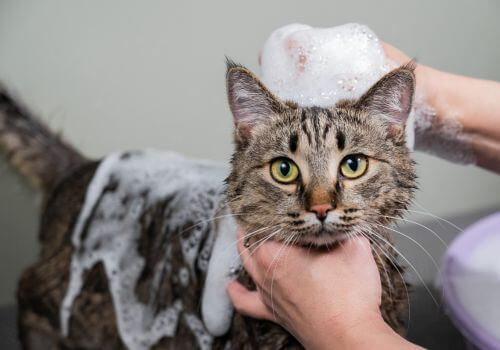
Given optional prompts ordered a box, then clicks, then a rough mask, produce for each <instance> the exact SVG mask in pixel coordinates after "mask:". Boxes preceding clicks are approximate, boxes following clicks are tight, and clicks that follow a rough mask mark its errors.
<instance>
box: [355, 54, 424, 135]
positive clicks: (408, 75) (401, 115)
mask: <svg viewBox="0 0 500 350" xmlns="http://www.w3.org/2000/svg"><path fill="white" fill-rule="evenodd" d="M414 70H415V64H414V63H413V62H410V63H408V64H406V65H404V66H401V67H399V68H397V69H395V70H393V71H391V72H389V73H387V74H386V75H384V76H383V77H382V78H381V79H380V80H379V81H378V82H376V83H375V85H373V86H372V87H371V88H370V89H369V90H368V91H367V92H366V93H365V94H364V95H363V96H361V98H360V99H359V100H358V102H357V103H356V106H357V107H358V108H360V109H364V110H367V111H368V112H369V113H370V114H371V115H373V116H374V117H378V118H382V119H383V120H384V121H386V122H387V126H388V128H387V131H388V135H389V136H391V137H403V136H404V129H405V124H406V120H407V119H408V116H409V114H410V111H411V107H412V102H413V94H414V92H415V74H414Z"/></svg>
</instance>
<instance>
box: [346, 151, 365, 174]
mask: <svg viewBox="0 0 500 350" xmlns="http://www.w3.org/2000/svg"><path fill="white" fill-rule="evenodd" d="M367 168H368V159H367V158H366V156H364V155H362V154H351V155H348V156H347V157H345V158H344V159H343V160H342V163H340V172H341V173H342V175H344V176H345V177H347V178H348V179H356V178H358V177H360V176H361V175H363V174H364V173H365V172H366V169H367Z"/></svg>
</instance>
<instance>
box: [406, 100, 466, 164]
mask: <svg viewBox="0 0 500 350" xmlns="http://www.w3.org/2000/svg"><path fill="white" fill-rule="evenodd" d="M413 113H414V114H415V115H416V119H415V148H416V149H418V150H420V151H424V152H427V153H430V154H434V155H436V156H439V157H441V158H444V159H447V160H450V161H452V162H455V163H459V164H474V163H475V162H476V156H475V154H474V150H473V148H472V145H471V142H470V140H469V139H468V137H467V135H466V134H464V132H463V127H462V125H460V123H458V122H457V120H456V118H454V117H451V116H450V117H448V118H446V116H440V117H439V118H438V116H437V115H436V112H435V111H434V109H433V108H431V107H429V106H428V105H427V104H425V102H424V98H423V97H422V96H419V95H417V96H416V98H415V103H414V108H413ZM450 113H451V112H450Z"/></svg>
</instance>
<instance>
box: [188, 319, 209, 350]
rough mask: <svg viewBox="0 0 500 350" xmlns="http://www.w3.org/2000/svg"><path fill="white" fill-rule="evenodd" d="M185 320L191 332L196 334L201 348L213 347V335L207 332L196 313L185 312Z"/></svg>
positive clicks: (202, 349) (201, 349)
mask: <svg viewBox="0 0 500 350" xmlns="http://www.w3.org/2000/svg"><path fill="white" fill-rule="evenodd" d="M184 320H185V321H186V323H187V325H188V327H189V329H190V330H191V332H192V333H193V334H194V336H195V338H196V342H197V343H198V347H199V349H200V350H210V349H212V342H213V337H212V336H211V335H210V334H209V333H208V332H207V330H206V329H205V327H204V326H203V323H202V322H201V320H200V319H199V318H198V317H197V316H196V315H193V314H190V313H186V314H184Z"/></svg>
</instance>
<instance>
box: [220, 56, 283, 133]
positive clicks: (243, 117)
mask: <svg viewBox="0 0 500 350" xmlns="http://www.w3.org/2000/svg"><path fill="white" fill-rule="evenodd" d="M226 79H227V96H228V100H229V108H230V109H231V112H232V114H233V118H234V123H235V125H236V135H237V137H238V138H240V139H241V138H242V139H247V138H249V137H250V136H251V133H252V129H253V128H254V127H255V126H256V125H258V124H259V123H262V122H264V121H265V120H266V119H267V118H269V116H270V115H273V114H279V113H282V112H283V111H284V110H285V109H286V105H285V104H284V103H283V102H281V101H280V100H279V99H278V98H277V97H275V96H274V95H273V94H272V93H271V92H270V91H269V90H268V89H267V88H266V87H265V86H264V84H262V82H261V81H260V80H259V79H258V78H257V77H256V76H255V75H254V74H253V73H252V72H251V71H250V70H248V69H246V68H245V67H243V66H240V65H237V64H235V63H233V62H232V61H230V60H228V61H227V73H226Z"/></svg>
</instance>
